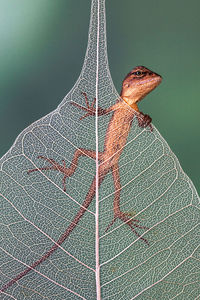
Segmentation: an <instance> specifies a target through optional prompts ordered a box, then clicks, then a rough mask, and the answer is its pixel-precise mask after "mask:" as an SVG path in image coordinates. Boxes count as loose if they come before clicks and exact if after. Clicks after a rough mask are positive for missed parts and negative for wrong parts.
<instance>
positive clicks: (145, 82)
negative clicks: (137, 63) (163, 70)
mask: <svg viewBox="0 0 200 300" xmlns="http://www.w3.org/2000/svg"><path fill="white" fill-rule="evenodd" d="M156 75H157V74H156ZM161 81H162V77H161V76H160V75H157V76H155V77H151V78H145V79H144V80H140V81H138V82H137V83H136V85H145V84H148V83H152V82H154V83H158V84H159V83H161ZM158 84H157V85H158ZM157 85H156V86H157Z"/></svg>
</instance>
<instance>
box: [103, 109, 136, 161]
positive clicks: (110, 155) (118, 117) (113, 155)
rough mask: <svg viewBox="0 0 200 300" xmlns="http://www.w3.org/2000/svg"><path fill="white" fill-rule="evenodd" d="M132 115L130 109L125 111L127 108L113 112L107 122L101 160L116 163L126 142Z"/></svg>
mask: <svg viewBox="0 0 200 300" xmlns="http://www.w3.org/2000/svg"><path fill="white" fill-rule="evenodd" d="M133 116H134V114H133V112H132V111H131V112H130V111H128V113H127V110H125V109H120V110H118V111H116V112H114V114H113V116H112V118H111V120H110V122H109V125H108V129H107V132H106V138H105V144H104V155H103V156H104V159H103V161H107V162H108V163H109V165H110V166H111V165H114V164H116V163H117V162H118V160H119V157H120V155H121V153H122V151H123V148H124V146H125V144H126V140H127V137H128V134H129V131H130V127H131V123H132V120H133Z"/></svg>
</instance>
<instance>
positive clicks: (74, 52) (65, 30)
mask: <svg viewBox="0 0 200 300" xmlns="http://www.w3.org/2000/svg"><path fill="white" fill-rule="evenodd" d="M90 4H91V2H90V0H84V1H83V0H56V1H54V0H43V1H41V0H34V1H27V0H15V1H8V0H0V40H1V51H0V139H1V142H0V157H1V156H2V155H3V154H5V152H6V151H7V150H8V149H9V148H10V147H11V146H12V144H13V142H14V140H15V138H16V137H17V135H18V134H19V133H20V132H21V131H22V130H23V129H24V128H25V127H27V126H28V125H29V124H31V123H32V122H34V121H35V120H37V119H39V118H41V117H42V116H44V115H46V114H47V113H49V112H50V111H52V110H53V109H54V108H56V106H57V105H58V104H59V103H60V102H61V100H62V99H63V98H64V96H65V95H66V94H67V93H68V91H69V90H70V89H71V88H72V86H73V85H74V83H75V81H76V79H77V78H78V76H79V73H80V70H81V67H82V64H83V60H84V55H85V50H86V46H87V34H88V25H89V17H90ZM199 10H200V1H198V0H190V1H188V0H175V1H174V0H168V1H165V0H160V1H158V0H143V1H136V0H125V1H121V0H106V12H107V41H108V58H109V65H110V71H111V75H112V78H113V82H114V84H115V87H116V89H117V90H118V92H120V90H121V82H122V80H123V77H124V76H125V75H126V74H127V73H128V72H129V71H130V69H132V68H133V67H134V66H136V65H144V66H147V67H149V68H151V69H152V70H154V71H155V72H157V73H159V74H161V75H162V76H163V82H162V84H161V86H159V87H158V88H157V89H156V90H155V91H154V92H153V93H151V94H150V95H149V96H148V98H147V99H145V100H144V101H143V102H141V104H140V109H141V110H142V111H143V112H145V113H148V114H149V115H151V117H152V119H153V124H154V125H155V126H156V127H157V128H158V130H159V131H160V133H161V134H162V136H163V137H164V138H165V139H166V141H167V142H168V144H169V145H170V147H171V149H172V151H173V152H174V153H175V154H176V156H177V157H178V159H179V161H180V164H181V166H182V168H183V170H184V171H185V172H186V174H187V175H188V176H189V177H190V178H191V180H192V181H193V183H194V185H195V187H196V188H197V190H198V192H199V193H200V176H199V175H198V173H199V167H200V158H199V156H200V125H199V111H200V82H199V81H200V71H199V70H200V59H199V55H200V38H199V30H200V18H199Z"/></svg>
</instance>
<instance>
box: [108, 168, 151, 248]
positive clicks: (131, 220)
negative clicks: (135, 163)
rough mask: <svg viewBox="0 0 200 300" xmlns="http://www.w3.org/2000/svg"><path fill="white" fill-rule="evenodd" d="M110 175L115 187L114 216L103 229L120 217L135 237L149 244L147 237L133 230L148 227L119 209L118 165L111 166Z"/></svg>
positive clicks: (119, 185)
mask: <svg viewBox="0 0 200 300" xmlns="http://www.w3.org/2000/svg"><path fill="white" fill-rule="evenodd" d="M112 175H113V181H114V187H115V195H114V202H113V206H114V218H113V220H112V222H111V223H110V224H109V225H108V227H107V228H106V230H105V231H108V230H109V228H110V227H111V226H112V225H113V224H114V222H115V221H116V220H117V219H120V220H121V221H123V222H124V223H125V224H127V225H128V226H129V227H130V228H131V230H132V231H133V232H134V234H136V236H137V237H139V238H140V239H141V240H143V241H144V242H145V243H146V244H147V245H149V242H148V241H147V239H145V238H143V237H141V235H140V234H139V233H138V232H137V231H136V230H135V228H139V229H148V227H146V226H140V225H138V224H137V223H139V220H136V219H134V218H133V217H130V215H129V214H128V213H124V212H122V211H121V210H120V190H121V184H120V176H119V167H118V165H116V166H114V167H113V168H112Z"/></svg>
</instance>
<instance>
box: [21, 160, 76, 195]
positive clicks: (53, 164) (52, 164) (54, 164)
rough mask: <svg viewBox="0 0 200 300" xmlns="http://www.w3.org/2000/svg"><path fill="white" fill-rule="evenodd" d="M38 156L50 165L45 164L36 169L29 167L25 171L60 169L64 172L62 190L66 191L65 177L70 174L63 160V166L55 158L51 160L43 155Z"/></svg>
mask: <svg viewBox="0 0 200 300" xmlns="http://www.w3.org/2000/svg"><path fill="white" fill-rule="evenodd" d="M38 158H40V159H44V160H46V161H47V162H48V163H49V164H50V166H45V167H42V168H36V169H30V170H28V171H27V173H28V174H30V173H32V172H36V171H45V170H46V171H47V170H55V171H60V172H61V173H63V174H64V177H63V191H64V192H66V178H67V177H69V176H70V174H68V173H67V168H66V164H65V161H64V160H62V163H63V166H62V165H60V164H58V163H57V162H56V161H55V160H53V159H52V158H47V157H45V156H42V155H39V156H38Z"/></svg>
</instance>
